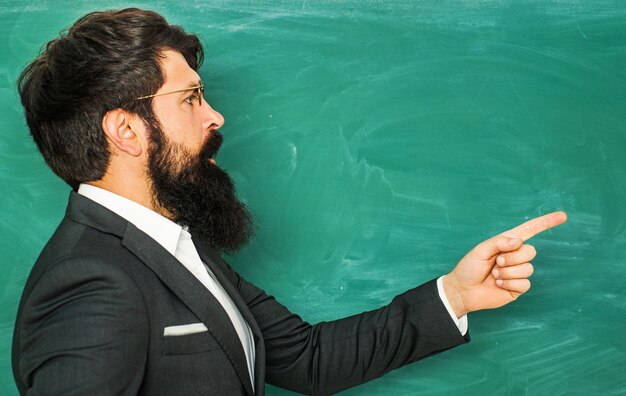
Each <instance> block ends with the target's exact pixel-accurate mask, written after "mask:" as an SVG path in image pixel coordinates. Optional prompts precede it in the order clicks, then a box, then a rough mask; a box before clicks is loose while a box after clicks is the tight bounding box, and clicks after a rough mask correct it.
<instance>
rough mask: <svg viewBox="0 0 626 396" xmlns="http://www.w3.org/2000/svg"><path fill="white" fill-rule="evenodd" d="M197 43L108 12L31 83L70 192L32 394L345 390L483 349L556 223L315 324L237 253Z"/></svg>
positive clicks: (35, 119)
mask: <svg viewBox="0 0 626 396" xmlns="http://www.w3.org/2000/svg"><path fill="white" fill-rule="evenodd" d="M202 59H203V52H202V47H201V45H200V42H199V40H198V38H197V37H196V36H195V35H193V34H188V33H186V32H185V31H184V30H183V29H182V28H181V27H178V26H174V25H170V24H168V23H167V22H166V21H165V19H163V17H161V16H160V15H158V14H156V13H154V12H151V11H144V10H138V9H125V10H119V11H106V12H95V13H91V14H88V15H86V16H84V17H82V18H81V19H79V20H78V21H77V22H76V23H75V24H74V25H73V26H72V27H71V28H70V29H69V30H68V31H67V32H66V33H64V34H62V35H61V37H59V38H57V39H55V40H52V41H51V42H49V43H48V45H47V46H46V47H45V49H44V50H43V51H42V53H41V54H40V55H39V56H38V57H37V58H36V59H35V60H34V61H33V62H32V63H31V64H30V65H28V66H27V68H26V69H25V70H24V72H23V73H22V75H21V76H20V78H19V81H18V86H19V91H20V95H21V99H22V104H23V106H24V109H25V115H26V120H27V123H28V126H29V128H30V131H31V134H32V137H33V139H34V141H35V143H36V145H37V147H38V149H39V150H40V152H41V153H42V155H43V157H44V159H45V160H46V162H47V164H48V165H49V166H50V168H51V169H52V170H53V171H54V172H55V173H56V174H57V175H58V176H59V177H61V178H62V179H63V180H65V181H66V182H67V183H68V184H69V185H70V186H71V187H72V190H73V191H72V192H71V193H70V197H69V203H68V208H67V212H66V215H65V217H64V219H63V221H62V222H61V224H60V225H59V227H58V229H57V230H56V232H55V234H54V235H53V236H52V238H51V239H50V241H49V242H48V244H47V245H46V247H45V248H44V250H43V251H42V253H41V255H40V257H39V258H38V260H37V262H36V263H35V265H34V267H33V269H32V272H31V275H30V276H29V278H28V281H27V283H26V286H25V288H24V293H23V296H22V300H21V302H20V307H19V311H18V316H17V320H16V324H15V333H14V338H13V355H12V360H13V361H12V363H13V371H14V376H15V381H16V383H17V387H18V389H19V392H20V393H21V394H31V395H39V394H53V395H73V394H81V395H82V394H142V395H207V394H216V395H253V394H256V395H263V393H264V385H265V383H266V382H268V383H272V384H275V385H277V386H280V387H284V388H287V389H291V390H294V391H298V392H302V393H311V394H328V393H332V392H337V391H340V390H342V389H346V388H348V387H351V386H355V385H358V384H360V383H363V382H365V381H368V380H371V379H373V378H376V377H379V376H381V375H383V374H384V373H386V372H388V371H390V370H392V369H394V368H397V367H400V366H402V365H404V364H407V363H410V362H413V361H415V360H418V359H420V358H423V357H426V356H429V355H432V354H434V353H437V352H441V351H443V350H445V349H449V348H452V347H454V346H456V345H459V344H463V343H466V342H468V341H469V335H468V333H467V318H466V314H467V313H468V312H471V311H476V310H479V309H487V308H495V307H499V306H502V305H504V304H507V303H509V302H511V301H513V300H514V299H516V298H517V297H518V296H519V295H520V294H522V293H524V292H526V291H527V290H528V288H529V287H530V282H529V281H528V277H529V276H530V275H531V274H532V271H533V268H532V265H531V264H530V261H531V260H532V259H533V258H534V257H535V254H536V253H535V250H534V248H533V247H532V246H530V245H528V244H525V243H524V241H525V240H527V239H528V238H530V237H532V236H533V235H535V234H537V233H539V232H541V231H543V230H545V229H548V228H550V227H553V226H555V225H558V224H561V223H562V222H564V221H565V219H566V217H565V214H564V213H561V212H557V213H553V214H549V215H546V216H543V217H541V218H538V219H534V220H531V221H529V222H527V223H525V224H523V225H521V226H519V227H516V228H514V229H512V230H510V231H507V232H506V233H503V234H500V235H497V236H495V237H493V238H491V239H488V240H486V241H485V242H483V243H481V244H480V245H478V246H476V248H474V249H473V250H472V251H470V252H469V253H468V254H467V255H466V256H465V257H464V258H463V259H462V260H461V261H460V262H459V263H458V265H457V266H456V267H455V268H454V270H452V271H451V272H450V273H449V274H447V275H445V276H443V277H441V278H439V279H435V280H432V281H430V282H427V283H425V284H423V285H421V286H419V287H416V288H414V289H412V290H409V291H407V292H404V293H402V294H400V295H398V296H397V297H395V298H394V299H393V301H391V303H390V304H389V305H387V306H385V307H382V308H380V309H377V310H374V311H371V312H366V313H362V314H360V315H355V316H352V317H348V318H344V319H339V320H336V321H333V322H326V323H319V324H316V325H311V324H309V323H306V322H304V321H303V320H302V319H300V318H299V317H298V316H297V315H295V314H293V313H291V312H289V311H288V310H287V309H286V308H285V307H284V306H282V305H281V304H279V303H278V302H277V301H276V300H275V299H274V298H273V297H271V296H268V295H267V294H266V293H264V292H263V291H262V290H260V289H258V288H257V287H255V286H254V285H252V284H250V283H249V282H247V281H246V280H244V279H243V278H242V277H241V276H239V275H238V274H237V273H236V272H235V271H234V270H233V269H232V268H230V267H229V266H228V265H227V264H226V263H225V262H224V261H223V260H222V259H221V258H220V255H219V254H220V253H222V252H235V251H237V249H238V248H240V247H241V246H243V245H244V244H245V243H246V241H248V239H249V238H250V235H251V229H252V219H251V216H250V214H249V212H248V211H247V209H246V207H245V206H244V205H243V204H242V203H241V202H240V201H239V199H238V198H237V196H236V192H235V188H234V186H233V183H232V181H231V180H230V178H229V176H228V175H227V174H226V173H225V172H224V171H223V170H221V169H220V168H219V166H218V165H217V164H216V163H215V161H214V160H213V157H214V156H215V154H216V152H217V151H218V149H219V147H220V144H221V142H222V135H221V134H220V132H218V130H219V128H220V127H221V126H222V125H223V123H224V118H223V117H222V116H221V115H220V114H219V113H218V112H217V111H215V110H214V109H212V108H211V106H210V105H209V104H208V103H207V102H206V101H205V100H204V97H203V84H202V82H201V80H200V76H199V75H198V72H197V71H198V68H199V66H200V65H201V63H202Z"/></svg>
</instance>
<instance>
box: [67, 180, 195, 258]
mask: <svg viewBox="0 0 626 396" xmlns="http://www.w3.org/2000/svg"><path fill="white" fill-rule="evenodd" d="M78 193H79V194H80V195H82V196H84V197H87V198H89V199H91V200H92V201H95V202H97V203H99V204H100V205H102V206H104V207H105V208H107V209H109V210H110V211H112V212H114V213H116V214H117V215H119V216H121V217H123V218H124V219H126V220H128V221H129V222H131V223H132V224H133V225H134V226H135V227H137V228H139V229H140V230H141V231H143V232H145V233H146V234H148V236H149V237H151V238H152V239H154V240H155V241H156V242H157V243H158V244H159V245H161V246H163V247H164V248H165V250H167V251H168V252H170V254H172V255H174V253H175V252H176V246H177V245H178V239H179V238H180V237H181V236H182V235H181V232H183V233H184V234H187V235H189V234H188V233H187V232H186V230H183V228H182V227H181V226H179V225H178V224H176V223H174V222H173V221H171V220H169V219H167V218H165V217H163V216H161V215H160V214H158V213H156V212H154V211H152V210H150V209H148V208H146V207H145V206H143V205H140V204H138V203H137V202H134V201H131V200H130V199H127V198H124V197H122V196H120V195H117V194H115V193H112V192H110V191H107V190H104V189H102V188H99V187H96V186H92V185H90V184H81V185H80V187H79V188H78ZM184 234H183V235H184Z"/></svg>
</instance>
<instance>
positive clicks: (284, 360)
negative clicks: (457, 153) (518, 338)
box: [234, 213, 566, 394]
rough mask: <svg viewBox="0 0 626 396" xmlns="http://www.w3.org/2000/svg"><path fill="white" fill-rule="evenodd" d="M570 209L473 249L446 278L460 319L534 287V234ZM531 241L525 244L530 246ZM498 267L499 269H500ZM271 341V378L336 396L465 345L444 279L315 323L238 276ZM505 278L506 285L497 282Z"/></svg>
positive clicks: (267, 340) (277, 382) (268, 342)
mask: <svg viewBox="0 0 626 396" xmlns="http://www.w3.org/2000/svg"><path fill="white" fill-rule="evenodd" d="M565 220H566V216H565V214H564V213H553V214H550V215H546V216H543V217H541V218H538V219H534V220H531V221H529V222H527V223H525V224H522V225H521V226H519V227H516V228H514V229H512V230H510V231H507V232H505V233H503V234H501V235H498V236H496V237H494V238H491V239H489V240H487V241H485V242H483V243H481V244H479V245H478V246H476V247H475V248H474V249H473V250H472V251H470V252H469V253H468V254H467V255H466V256H465V257H464V258H463V259H462V260H461V261H460V262H459V264H458V265H457V266H456V267H455V269H454V270H453V271H452V272H451V273H450V274H448V275H446V276H445V277H444V278H443V285H444V289H445V292H446V295H447V296H448V299H449V300H450V303H451V305H452V307H453V310H454V312H455V314H456V315H457V317H461V316H463V315H465V314H466V313H467V312H470V311H475V310H478V309H486V308H495V307H498V306H501V305H504V304H507V303H509V302H511V301H513V300H515V299H516V298H517V297H518V296H519V295H520V294H521V293H523V292H525V291H526V290H528V287H530V284H529V282H528V279H527V278H528V276H530V274H531V273H532V266H531V265H530V263H529V262H528V261H529V260H531V259H532V258H533V257H534V254H535V251H534V248H532V247H528V246H529V245H524V244H523V240H526V239H528V238H530V237H532V236H533V235H535V234H537V233H539V232H541V231H543V230H546V229H548V228H551V227H554V226H556V225H559V224H561V223H563V222H564V221H565ZM524 246H525V247H524ZM496 263H497V265H498V268H497V269H498V270H499V271H498V273H495V271H494V267H495V266H496ZM234 276H235V282H236V285H237V287H238V289H239V291H240V293H241V294H242V296H243V297H244V299H245V300H246V303H247V304H248V306H249V307H250V309H251V310H252V312H253V314H254V316H255V318H256V319H257V322H258V323H259V326H260V327H261V331H262V332H263V338H264V340H265V345H266V350H267V359H266V363H267V379H268V382H270V383H272V384H275V385H278V386H281V387H284V388H287V389H291V390H295V391H298V392H302V393H311V394H328V393H333V392H337V391H340V390H342V389H345V388H348V387H351V386H355V385H358V384H360V383H363V382H366V381H369V380H371V379H374V378H376V377H379V376H381V375H383V374H384V373H386V372H388V371H390V370H393V369H395V368H397V367H400V366H402V365H404V364H407V363H410V362H413V361H415V360H417V359H420V358H423V357H426V356H428V355H431V354H433V353H437V352H440V351H443V350H445V349H448V348H451V347H453V346H456V345H458V344H461V343H463V342H467V341H469V337H467V338H464V337H461V335H460V334H459V331H458V329H457V327H456V325H455V324H454V322H453V321H452V319H451V318H450V315H449V314H448V311H447V310H446V308H445V307H444V305H443V303H442V301H441V299H440V298H439V296H438V294H437V287H436V282H435V281H431V282H428V283H426V284H424V285H422V286H420V287H418V288H415V289H413V290H410V291H408V292H406V293H403V294H401V295H399V296H397V297H396V298H394V299H393V301H392V302H391V304H389V305H387V306H385V307H382V308H380V309H377V310H375V311H371V312H366V313H363V314H360V315H355V316H351V317H348V318H345V319H341V320H337V321H332V322H327V323H326V322H324V323H319V324H317V325H315V326H311V325H309V324H308V323H306V322H304V321H302V320H301V319H300V318H299V317H298V316H296V315H294V314H292V313H290V312H289V311H288V310H287V309H286V308H285V307H283V306H282V305H280V304H279V303H277V302H276V301H275V300H274V299H273V297H270V296H267V295H266V294H265V293H264V292H263V291H261V290H259V289H257V288H256V287H254V286H253V285H251V284H250V283H248V282H246V281H245V280H243V279H242V278H240V277H239V276H238V275H236V274H234ZM497 280H500V281H501V282H499V281H497Z"/></svg>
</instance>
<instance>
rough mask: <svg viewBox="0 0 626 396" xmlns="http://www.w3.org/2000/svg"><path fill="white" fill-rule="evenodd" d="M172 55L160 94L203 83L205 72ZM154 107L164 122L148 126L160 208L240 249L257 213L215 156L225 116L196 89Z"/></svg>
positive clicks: (228, 248)
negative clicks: (253, 213)
mask: <svg viewBox="0 0 626 396" xmlns="http://www.w3.org/2000/svg"><path fill="white" fill-rule="evenodd" d="M166 54H167V56H166V58H165V59H164V60H163V69H164V72H165V81H166V82H165V84H164V85H163V87H161V89H160V90H159V91H158V92H157V94H158V93H159V92H170V91H174V90H177V89H181V88H184V87H187V86H191V85H197V83H198V82H199V77H198V75H197V74H196V72H195V71H193V70H192V69H191V68H189V66H188V65H187V62H186V61H185V59H184V58H183V57H182V56H181V55H180V54H178V53H176V52H172V51H167V52H166ZM181 60H182V63H184V65H183V64H182V63H181ZM181 76H184V77H181ZM170 79H174V80H176V82H177V83H178V84H180V85H175V84H171V83H170V82H171V81H170ZM183 81H185V83H183ZM168 97H170V98H168ZM161 99H163V100H161ZM166 99H167V100H166ZM200 102H201V103H200ZM153 106H154V109H155V116H156V118H157V121H158V124H157V125H148V137H149V147H148V164H147V168H148V169H147V173H148V177H149V179H150V181H151V187H152V199H153V201H154V202H153V203H154V204H155V207H157V208H163V209H165V210H167V211H168V212H169V213H170V215H171V218H172V220H173V221H175V222H177V223H179V224H181V225H186V226H188V227H189V229H190V231H191V233H192V235H193V236H194V237H195V238H201V239H203V240H205V241H207V242H208V243H209V244H211V245H212V246H213V247H214V248H216V249H217V250H219V251H223V252H234V251H236V250H237V249H238V248H240V247H241V246H243V245H244V244H245V243H246V242H247V240H248V239H249V237H250V234H251V231H252V218H251V216H250V214H249V212H248V210H247V208H246V207H245V205H243V203H241V201H240V200H239V199H238V198H237V195H236V191H235V187H234V185H233V183H232V181H231V179H230V177H229V176H228V174H227V173H226V172H224V171H223V170H222V169H220V168H219V167H218V166H217V165H216V164H215V161H214V160H213V159H212V158H213V157H214V156H215V154H216V153H217V151H218V150H219V147H220V145H221V143H222V135H221V134H220V133H219V132H218V131H217V129H218V128H219V127H221V126H222V124H223V122H224V119H223V117H222V116H221V115H220V114H219V113H217V112H216V111H214V110H213V109H211V107H210V106H209V105H208V103H206V101H204V99H203V98H201V97H198V96H197V93H196V96H194V92H193V91H185V92H180V93H173V94H169V95H163V96H158V97H155V98H154V100H153Z"/></svg>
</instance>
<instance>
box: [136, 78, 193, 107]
mask: <svg viewBox="0 0 626 396" xmlns="http://www.w3.org/2000/svg"><path fill="white" fill-rule="evenodd" d="M185 91H195V92H196V94H197V95H198V103H199V104H200V105H202V99H203V98H204V85H203V84H202V82H201V83H200V84H199V85H194V86H193V87H187V88H182V89H177V90H175V91H169V92H161V93H157V94H153V95H146V96H140V97H138V98H135V99H136V100H142V99H150V98H154V97H157V96H162V95H169V94H173V93H178V92H185Z"/></svg>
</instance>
